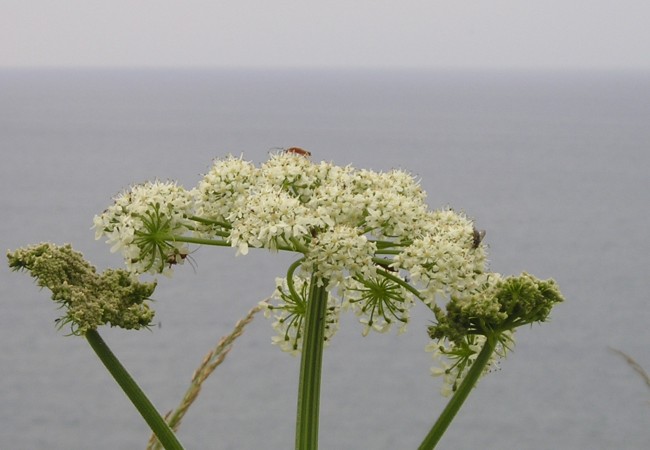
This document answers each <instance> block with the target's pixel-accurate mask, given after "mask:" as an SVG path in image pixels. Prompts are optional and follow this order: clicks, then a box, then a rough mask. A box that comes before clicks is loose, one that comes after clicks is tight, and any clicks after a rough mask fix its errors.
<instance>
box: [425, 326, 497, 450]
mask: <svg viewBox="0 0 650 450" xmlns="http://www.w3.org/2000/svg"><path fill="white" fill-rule="evenodd" d="M495 345H496V339H494V338H492V337H490V336H488V339H487V340H486V341H485V345H484V346H483V348H482V349H481V351H480V353H479V354H478V356H477V357H476V359H475V360H474V363H473V364H472V366H471V367H470V369H469V372H467V375H466V376H465V378H464V379H463V381H462V382H461V383H460V386H459V387H458V389H456V392H454V395H453V396H452V397H451V399H450V400H449V403H447V406H446V407H445V409H444V410H443V411H442V413H441V414H440V417H438V420H437V421H436V423H434V424H433V427H432V428H431V430H430V431H429V434H427V437H425V438H424V441H422V444H420V446H419V447H418V450H431V449H433V448H435V446H436V444H437V443H438V441H439V440H440V438H441V437H442V435H443V434H444V433H445V431H446V430H447V427H448V426H449V424H450V423H451V421H452V420H454V417H455V416H456V413H457V412H458V411H459V410H460V407H461V406H463V403H464V402H465V399H467V396H468V395H469V393H470V391H471V390H472V389H473V388H474V386H475V385H476V382H477V381H478V379H479V377H480V376H481V374H482V373H483V370H484V369H485V366H486V365H487V364H488V362H489V361H490V356H492V352H493V351H494V348H495Z"/></svg>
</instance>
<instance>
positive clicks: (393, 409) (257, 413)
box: [0, 69, 650, 450]
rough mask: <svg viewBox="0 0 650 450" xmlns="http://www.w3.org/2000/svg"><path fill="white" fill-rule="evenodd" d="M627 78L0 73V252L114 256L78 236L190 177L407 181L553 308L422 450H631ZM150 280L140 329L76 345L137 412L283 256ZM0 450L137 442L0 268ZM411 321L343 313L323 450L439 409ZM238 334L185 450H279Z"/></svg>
mask: <svg viewBox="0 0 650 450" xmlns="http://www.w3.org/2000/svg"><path fill="white" fill-rule="evenodd" d="M649 123H650V77H648V74H647V73H603V72H571V73H570V72H555V73H552V72H452V71H438V72H426V71H419V72H418V71H352V70H348V71H345V70H336V71H335V70H332V71H326V70H311V71H308V70H303V71H289V70H274V71H271V70H268V71H263V70H257V71H256V70H81V69H79V70H3V71H0V154H1V156H2V163H1V164H0V183H1V184H0V188H1V189H0V206H1V211H2V220H1V221H0V230H1V232H0V240H1V243H2V247H4V248H5V249H16V248H17V247H20V246H24V245H27V244H31V243H37V242H40V241H53V242H57V243H66V242H69V243H72V244H73V246H74V247H75V248H76V249H78V250H80V251H82V252H84V254H85V256H86V257H87V258H88V259H89V260H91V261H92V262H93V263H94V264H96V265H97V266H98V267H99V268H100V269H104V268H107V267H120V266H121V265H122V262H121V260H120V257H119V255H116V254H111V253H110V252H109V247H108V246H107V245H106V244H104V243H103V242H101V241H95V240H94V239H93V231H92V230H90V227H91V225H92V218H93V216H94V215H95V214H97V213H100V212H101V211H103V210H104V209H105V208H106V207H107V206H108V205H109V204H110V203H111V198H112V197H113V196H114V195H115V194H117V193H118V192H120V191H121V190H123V189H124V188H126V187H128V186H129V185H130V184H133V183H138V182H142V181H145V180H151V179H156V178H158V179H161V180H167V179H172V180H178V182H179V183H181V184H183V185H184V186H185V187H187V188H191V187H193V186H194V185H195V184H196V183H197V182H198V181H199V180H200V178H201V177H202V174H204V173H206V172H207V170H208V169H209V166H210V164H211V162H212V160H213V158H217V157H223V156H225V155H227V154H233V155H242V154H243V157H244V158H245V159H248V160H251V161H253V162H255V163H261V162H263V161H264V160H265V159H266V158H267V157H268V154H269V152H270V151H273V149H277V148H282V147H291V146H299V147H302V148H305V149H308V150H310V151H311V152H312V155H313V156H312V159H314V160H316V161H320V160H330V161H333V162H334V163H336V164H339V165H348V164H352V165H353V166H355V167H358V168H370V169H375V170H389V169H391V168H401V169H404V170H407V171H409V172H411V173H413V174H414V175H415V176H417V177H418V178H419V179H421V183H422V186H423V188H424V189H425V190H426V191H427V192H428V200H427V201H428V203H429V205H430V207H431V208H441V207H448V206H451V207H453V208H455V209H457V210H460V211H463V212H465V213H466V214H468V215H469V216H470V217H472V218H473V219H474V220H475V221H476V224H477V227H478V228H480V229H485V230H486V231H487V235H486V238H485V241H484V242H485V243H486V244H487V245H488V246H489V249H488V251H489V255H490V268H491V270H494V271H497V272H501V273H504V274H517V273H519V272H521V271H528V272H530V273H532V274H534V275H536V276H538V277H540V278H548V277H553V278H555V279H556V280H557V282H558V283H559V286H560V288H561V289H562V292H563V293H564V295H565V297H566V303H564V304H561V305H559V306H558V307H557V308H556V309H555V310H554V311H553V312H552V315H551V319H550V321H549V322H548V323H544V324H541V325H535V326H532V327H529V328H524V329H520V330H519V331H518V332H517V336H516V337H517V345H516V347H515V349H514V351H513V352H512V353H511V354H510V355H509V356H508V358H507V359H506V360H505V361H503V362H502V364H501V368H500V370H498V371H496V372H494V373H490V374H488V375H487V376H486V377H485V378H483V379H482V380H481V382H480V383H479V385H478V387H477V388H476V389H475V391H474V392H473V393H472V395H471V396H470V397H469V400H468V401H467V403H466V404H465V406H464V407H463V409H462V410H461V411H460V413H459V415H458V417H457V418H456V420H455V421H454V422H453V423H452V425H451V427H450V428H449V430H448V432H447V433H446V435H445V436H444V438H443V440H442V441H441V442H440V445H439V448H448V449H474V448H481V449H486V450H487V449H494V450H496V449H523V450H526V449H527V450H546V449H603V450H604V449H613V448H625V449H646V448H648V445H649V443H650V431H648V430H650V391H649V390H648V386H646V385H645V384H644V381H643V380H642V378H641V377H640V376H639V375H638V374H637V373H636V372H635V371H634V370H633V368H632V367H630V366H629V365H628V364H627V363H626V362H625V361H624V359H623V358H621V357H620V356H619V355H617V354H615V353H613V352H612V351H611V350H610V348H616V349H620V350H622V351H624V352H626V353H628V354H629V355H630V356H632V357H633V358H635V359H636V361H637V362H638V363H639V364H641V366H643V367H645V369H646V370H650V353H649V351H648V348H649V343H650V327H648V323H649V322H650V306H649V302H650V294H648V292H649V287H650V282H649V281H648V278H649V277H648V269H649V268H650V257H649V253H650V239H649V238H648V229H649V224H650V195H649V191H650V183H649V180H650V177H649V176H648V170H649V169H650V126H648V124H649ZM192 257H193V258H194V260H195V262H196V268H195V269H193V268H192V267H190V266H189V265H184V266H182V267H178V268H177V270H176V272H175V274H174V276H173V277H172V278H171V279H166V278H161V279H160V280H159V286H158V288H157V290H156V293H155V295H154V298H155V303H154V305H153V306H154V309H155V310H156V319H155V320H156V324H157V326H155V327H154V328H153V329H152V330H151V331H140V332H128V331H123V330H113V329H106V330H100V332H101V333H102V335H103V336H104V338H105V339H106V340H107V342H108V343H109V345H110V346H111V348H112V349H113V351H114V352H115V353H116V354H117V355H118V357H120V359H121V360H122V362H123V363H124V364H125V366H126V367H127V368H128V369H129V370H130V371H131V373H132V375H133V376H134V377H135V378H136V379H137V380H138V381H139V382H140V384H141V386H142V387H143V388H144V390H145V391H146V392H147V393H148V394H149V395H150V397H151V399H152V400H153V402H154V403H155V404H156V405H157V407H158V408H159V409H160V410H161V411H167V410H169V409H171V408H173V407H174V406H175V405H176V404H177V402H178V401H179V400H180V398H181V396H182V394H183V392H184V389H185V387H186V386H187V383H188V381H189V379H190V376H191V374H192V372H193V370H194V369H195V367H196V366H197V365H198V363H199V362H200V361H201V359H202V357H203V355H204V354H205V353H206V352H207V351H208V350H210V349H211V348H212V347H213V346H214V345H215V344H216V343H217V341H218V340H219V338H220V337H221V336H222V335H224V334H227V333H228V332H229V330H230V329H231V328H232V326H233V325H234V323H235V322H236V321H237V320H238V319H239V318H241V317H242V316H243V315H244V314H245V313H246V312H247V311H248V310H249V309H250V308H251V307H252V306H254V305H255V304H256V303H257V302H258V301H260V300H262V299H263V298H265V297H267V296H268V295H269V294H270V293H271V292H272V290H273V287H274V279H275V277H278V276H283V275H284V273H285V270H286V268H287V267H288V265H289V264H290V263H291V262H292V261H293V258H295V257H294V256H292V255H288V254H272V253H267V252H262V251H257V252H251V254H249V255H248V256H246V257H243V256H239V257H236V256H235V252H234V251H233V250H232V249H227V248H199V249H198V250H197V251H196V252H195V253H193V254H192ZM0 299H1V300H0V301H1V302H2V303H1V304H2V314H0V342H2V352H1V353H0V405H1V406H0V448H3V449H4V448H7V449H23V448H24V449H48V450H70V449H96V450H102V449H137V448H144V447H145V444H146V440H147V439H148V436H149V431H148V428H147V427H146V425H145V424H144V422H143V420H142V419H141V418H140V417H139V415H138V414H137V412H136V411H135V410H134V409H133V407H132V406H131V405H130V403H129V402H128V400H127V399H126V397H125V396H124V395H123V394H122V392H121V391H120V390H119V388H118V387H117V386H116V384H115V382H114V381H113V380H112V378H110V376H109V375H108V373H107V372H106V371H105V369H104V368H103V367H102V366H101V363H100V362H99V361H98V360H97V358H96V357H95V356H94V354H93V352H92V350H91V349H90V347H89V346H88V345H87V343H86V342H85V341H84V339H83V338H78V337H73V336H71V337H66V336H64V334H65V333H64V332H61V331H56V330H55V324H54V319H55V318H56V317H58V314H59V311H57V310H56V308H55V305H54V304H53V303H52V302H51V301H49V294H48V292H45V291H42V292H39V290H38V289H37V288H36V287H35V286H34V284H33V282H32V281H31V280H30V279H29V277H28V276H27V275H24V274H11V273H10V272H9V270H8V268H7V267H6V265H5V266H4V268H0ZM432 319H433V317H432V316H431V314H430V313H427V310H426V309H425V308H423V307H421V306H418V307H416V309H415V310H414V311H413V321H412V324H411V325H410V327H409V330H408V332H407V333H406V334H405V335H402V336H396V335H395V333H390V334H387V335H376V334H371V335H370V336H368V337H365V338H364V337H362V336H361V330H362V328H361V326H360V325H359V324H358V323H357V321H356V318H355V317H350V316H345V317H343V319H342V323H341V329H340V331H339V333H338V335H337V336H336V337H335V338H334V340H333V341H332V343H331V345H330V347H329V348H328V349H327V350H326V352H325V357H324V367H323V376H324V381H323V386H322V410H321V427H320V433H321V448H323V449H379V450H380V449H386V450H392V449H412V448H416V447H417V445H418V444H419V442H420V441H421V440H422V438H423V437H424V435H425V434H426V433H427V431H428V429H429V428H430V426H431V424H432V423H433V421H434V419H435V418H436V417H437V415H438V413H439V412H440V411H441V410H442V408H443V407H444V404H445V399H443V398H442V397H441V396H440V395H439V393H438V391H439V388H440V380H438V379H434V378H432V377H431V376H430V374H429V369H430V367H431V366H432V365H433V364H434V363H433V361H432V360H431V359H430V355H428V354H427V353H425V352H424V347H425V345H426V344H427V336H426V326H427V325H428V324H430V323H431V320H432ZM272 335H273V330H272V328H271V324H270V322H269V321H268V320H266V319H264V318H263V317H261V316H259V317H257V318H256V320H255V321H254V322H253V323H252V324H251V325H250V326H249V327H248V329H247V331H246V332H245V333H244V336H243V337H241V338H240V339H239V340H238V341H237V342H236V343H235V346H234V348H233V350H232V352H231V354H230V355H229V356H228V358H227V359H226V361H225V362H224V364H223V365H222V366H221V367H219V368H218V369H217V371H216V372H215V373H214V374H213V376H212V377H211V378H210V379H209V380H208V381H207V382H206V384H205V386H204V388H203V391H202V393H201V396H200V397H199V399H198V401H197V402H196V404H195V405H194V406H193V407H192V409H191V410H190V412H189V413H188V415H187V416H186V418H185V420H184V423H183V424H182V426H181V429H180V433H179V436H180V439H181V440H182V441H183V443H184V444H185V446H186V448H188V449H252V448H265V449H287V448H291V447H292V446H293V440H294V435H293V432H294V424H295V405H296V392H297V377H298V369H299V360H298V358H294V357H292V356H290V355H287V354H284V353H282V352H281V351H280V350H279V349H277V348H275V347H273V346H272V345H271V344H270V338H271V336H272Z"/></svg>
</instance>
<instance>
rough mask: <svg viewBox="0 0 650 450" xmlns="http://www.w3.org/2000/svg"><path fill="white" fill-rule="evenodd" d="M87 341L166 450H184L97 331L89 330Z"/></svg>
mask: <svg viewBox="0 0 650 450" xmlns="http://www.w3.org/2000/svg"><path fill="white" fill-rule="evenodd" d="M86 339H87V340H88V343H89V344H90V346H91V347H92V349H93V350H94V351H95V353H96V354H97V356H98V357H99V359H100V360H101V361H102V363H103V364H104V366H105V367H106V369H107V370H108V371H109V372H110V374H111V375H112V376H113V378H114V379H115V381H116V382H117V384H118V385H119V386H120V387H121V388H122V390H123V391H124V393H125V394H126V396H127V397H128V398H129V400H131V403H133V406H135V408H136V409H137V410H138V412H139V413H140V415H142V418H143V419H144V420H145V422H147V425H149V427H150V428H151V430H152V431H153V432H154V433H155V434H156V437H157V438H158V440H159V441H160V443H161V444H162V446H163V447H164V448H165V450H183V446H182V445H181V443H180V442H179V440H178V439H177V437H176V435H175V434H174V432H173V431H172V430H171V428H169V426H168V425H167V422H165V419H163V418H162V416H161V415H160V414H159V413H158V411H157V410H156V408H155V406H154V405H153V404H152V403H151V401H150V400H149V399H148V398H147V396H146V395H145V393H144V392H143V391H142V389H140V386H138V384H137V383H136V382H135V380H134V379H133V378H132V377H131V375H130V374H129V372H127V370H126V369H125V368H124V366H123V365H122V363H120V361H119V360H118V359H117V357H116V356H115V355H114V354H113V352H112V351H111V349H110V348H108V345H107V344H106V342H105V341H104V340H103V339H102V337H101V336H100V335H99V333H98V332H97V330H89V331H88V332H86Z"/></svg>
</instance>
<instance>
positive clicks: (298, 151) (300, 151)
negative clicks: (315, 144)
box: [284, 147, 311, 158]
mask: <svg viewBox="0 0 650 450" xmlns="http://www.w3.org/2000/svg"><path fill="white" fill-rule="evenodd" d="M284 152H285V153H293V154H294V155H300V156H304V157H305V158H309V157H310V156H311V152H309V151H307V150H305V149H302V148H300V147H289V148H287V149H285V150H284Z"/></svg>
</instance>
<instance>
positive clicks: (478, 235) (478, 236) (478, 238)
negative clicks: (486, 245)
mask: <svg viewBox="0 0 650 450" xmlns="http://www.w3.org/2000/svg"><path fill="white" fill-rule="evenodd" d="M473 236H474V242H472V248H478V246H479V245H481V242H482V241H483V238H484V237H485V230H478V229H476V228H474V229H473Z"/></svg>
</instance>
